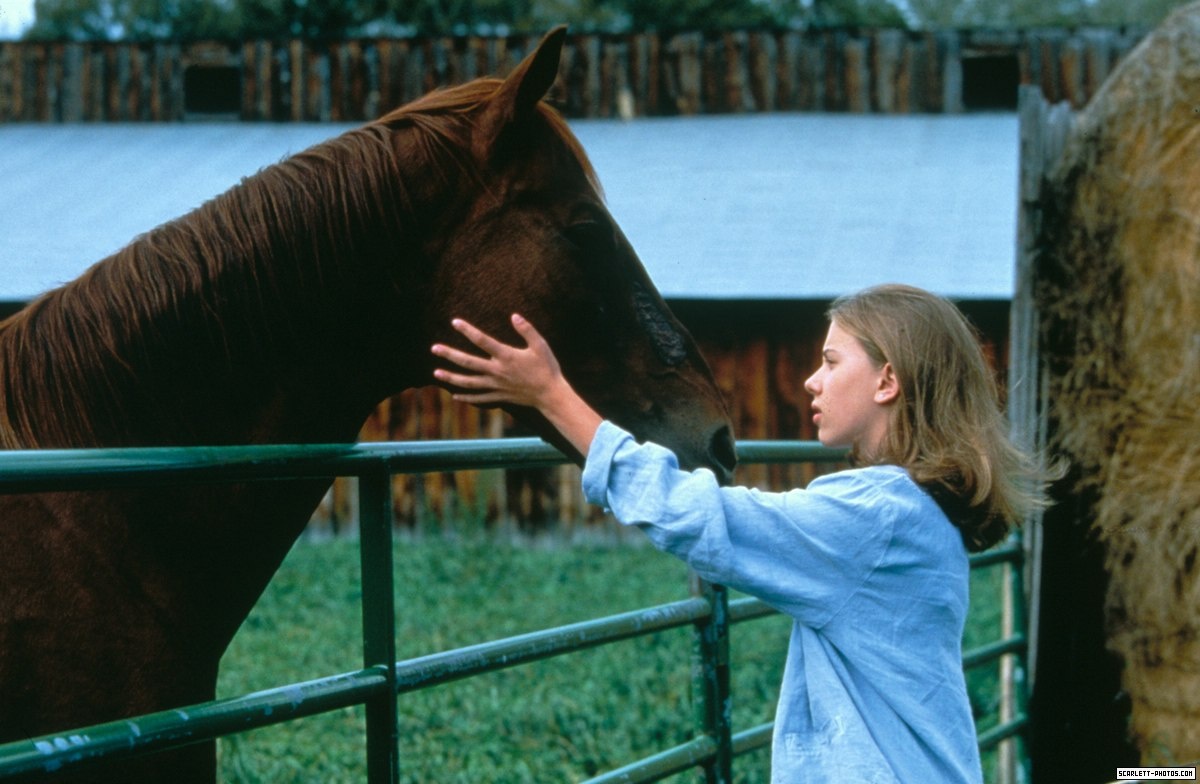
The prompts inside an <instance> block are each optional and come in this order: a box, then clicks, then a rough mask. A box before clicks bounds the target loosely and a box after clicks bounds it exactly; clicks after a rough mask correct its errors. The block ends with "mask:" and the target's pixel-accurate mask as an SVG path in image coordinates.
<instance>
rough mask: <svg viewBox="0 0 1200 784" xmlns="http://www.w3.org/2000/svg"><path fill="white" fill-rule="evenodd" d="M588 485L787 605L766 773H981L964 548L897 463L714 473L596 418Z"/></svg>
mask: <svg viewBox="0 0 1200 784" xmlns="http://www.w3.org/2000/svg"><path fill="white" fill-rule="evenodd" d="M583 489H584V493H585V494H586V496H587V498H588V500H589V501H590V502H591V503H594V504H599V505H602V506H604V507H607V508H608V509H610V510H611V511H612V513H613V515H614V516H615V517H616V518H617V519H618V520H619V521H621V522H622V523H624V524H626V525H634V526H637V527H639V528H641V529H642V530H643V531H644V532H645V533H646V535H647V536H649V537H650V539H651V541H653V543H654V544H655V546H657V547H658V548H659V549H661V550H664V551H666V552H669V553H673V554H674V555H677V556H679V557H680V558H682V559H683V560H684V561H686V562H687V563H688V565H690V566H691V567H692V568H693V569H694V570H696V572H698V573H699V574H700V575H701V576H702V577H703V578H704V579H706V580H709V581H710V582H714V583H719V584H721V585H726V586H729V587H731V588H736V589H737V590H739V591H743V592H745V593H748V594H750V595H752V596H756V597H758V598H759V599H762V600H763V601H764V602H766V603H767V604H769V605H771V606H772V607H774V608H776V609H778V610H780V611H781V612H784V613H786V614H788V615H790V616H791V617H792V619H793V624H792V636H791V643H790V645H789V647H788V658H787V664H786V667H785V669H784V674H783V683H782V685H781V686H780V693H779V704H778V707H777V709H776V715H775V734H774V741H773V747H772V756H771V781H772V782H775V783H776V784H784V783H785V782H786V784H801V783H806V784H807V783H810V782H813V783H817V782H819V783H820V784H833V783H835V782H836V784H859V783H860V782H870V783H872V784H874V783H875V782H888V783H889V784H890V783H892V782H898V783H899V784H940V783H942V782H944V783H945V784H964V782H968V783H969V782H980V781H982V773H981V770H980V764H979V749H978V746H977V741H976V737H975V724H974V721H973V719H972V716H971V706H970V702H969V700H968V698H967V690H966V684H965V682H964V679H963V672H962V632H963V624H964V622H965V620H966V615H967V604H968V597H967V594H968V579H969V574H970V567H969V564H968V561H967V552H966V548H965V547H964V546H963V542H962V537H961V536H960V534H959V532H958V529H956V528H955V527H954V526H953V525H952V524H951V523H950V521H949V520H948V519H947V518H946V516H945V514H943V513H942V510H941V508H940V507H939V506H938V505H937V504H936V503H935V502H934V500H933V499H932V498H931V497H930V496H929V495H928V494H926V493H925V492H924V491H923V490H922V489H921V488H920V487H919V486H918V485H917V484H916V483H915V482H913V480H912V479H911V478H910V477H909V476H908V474H907V473H906V472H905V471H904V470H903V469H901V468H899V467H896V466H876V467H870V468H862V469H855V470H851V471H842V472H840V473H836V474H831V475H828V476H823V477H820V478H818V479H815V480H814V481H813V482H812V483H811V484H810V485H809V486H808V488H807V489H804V490H792V491H790V492H786V493H765V492H760V491H758V490H753V489H749V488H744V487H724V488H723V487H719V486H718V484H717V482H716V479H715V478H714V476H713V474H712V473H711V472H710V471H707V470H704V469H701V470H697V471H693V472H691V473H687V472H684V471H681V470H679V467H678V462H677V460H676V458H675V455H674V454H673V453H671V452H670V451H669V450H667V449H664V448H662V447H660V446H657V445H655V444H646V445H639V444H637V443H636V442H635V441H634V440H633V438H632V437H631V436H630V435H629V434H628V433H626V432H624V431H623V430H621V429H620V428H618V427H616V426H615V425H613V424H611V423H608V422H605V423H604V424H603V425H601V427H600V429H599V431H598V432H597V433H596V437H595V439H594V440H593V442H592V445H591V449H590V451H589V453H588V456H587V463H586V465H585V466H584V471H583Z"/></svg>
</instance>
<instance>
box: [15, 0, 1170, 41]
mask: <svg viewBox="0 0 1200 784" xmlns="http://www.w3.org/2000/svg"><path fill="white" fill-rule="evenodd" d="M1187 1H1188V0H35V3H34V11H35V21H34V24H33V26H32V27H31V28H30V30H29V31H28V32H27V33H26V37H27V38H29V39H33V40H77V41H84V40H172V41H189V40H200V39H247V38H285V37H300V38H310V39H321V38H347V37H356V36H368V37H379V36H413V35H468V34H475V35H507V34H517V33H537V32H541V31H544V30H546V29H547V28H549V27H550V26H552V25H555V24H559V23H563V22H565V23H568V24H570V25H571V27H572V29H573V30H575V31H578V32H592V33H595V32H612V33H622V32H644V31H659V32H662V33H666V34H669V33H671V32H674V31H679V30H715V29H788V28H791V29H806V28H814V27H815V28H822V27H893V28H901V29H930V28H960V29H961V28H981V27H987V28H1020V27H1024V28H1029V27H1046V26H1067V27H1077V26H1081V25H1095V26H1106V27H1113V26H1138V27H1151V26H1154V25H1156V24H1157V23H1158V22H1159V21H1161V20H1162V18H1163V17H1164V16H1166V14H1167V13H1169V12H1170V11H1171V10H1172V9H1174V8H1175V7H1177V6H1180V5H1183V4H1184V3H1185V2H1187Z"/></svg>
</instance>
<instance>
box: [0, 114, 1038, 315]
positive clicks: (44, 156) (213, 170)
mask: <svg viewBox="0 0 1200 784" xmlns="http://www.w3.org/2000/svg"><path fill="white" fill-rule="evenodd" d="M571 125H572V128H573V129H574V130H575V132H576V134H577V135H578V136H579V138H580V140H581V141H582V142H583V145H584V147H585V148H586V149H587V151H588V154H589V155H590V156H591V158H592V162H593V164H594V165H595V167H596V170H597V172H598V173H599V176H600V179H601V182H602V184H603V186H604V189H605V193H606V196H607V199H608V204H609V208H610V210H611V211H612V213H613V215H614V216H615V217H616V219H617V221H618V222H619V223H620V224H621V227H622V229H623V230H624V231H625V234H626V236H628V237H629V239H630V241H631V242H632V243H633V246H634V247H635V248H636V249H637V251H638V253H639V255H640V256H641V258H642V261H643V262H644V263H645V265H646V268H647V269H648V270H649V272H650V275H651V277H652V278H653V279H654V281H655V283H656V284H657V285H658V287H659V289H660V290H661V291H662V293H663V294H664V295H665V296H667V297H669V298H698V299H828V298H830V297H833V296H836V295H838V294H841V293H845V292H847V291H852V290H855V289H858V288H862V287H863V286H867V285H871V284H873V283H879V282H885V281H899V282H907V283H912V284H914V285H918V286H922V287H924V288H928V289H931V290H933V291H937V292H939V293H941V294H945V295H947V296H951V297H955V298H960V299H1008V298H1010V297H1011V295H1012V290H1013V259H1014V252H1015V251H1014V249H1015V245H1016V203H1017V166H1018V164H1017V161H1018V128H1017V118H1016V116H1015V115H1012V114H982V115H917V116H914V115H903V116H895V115H887V116H884V115H845V114H839V115H830V114H766V115H738V116H704V117H688V118H662V119H639V120H634V121H632V122H620V121H616V120H588V121H579V120H577V121H573V122H572V123H571ZM345 129H346V126H338V125H311V124H286V125H273V124H234V125H219V124H202V125H8V126H0V300H20V299H27V298H29V297H31V296H34V295H36V294H38V293H40V292H41V291H44V290H46V289H48V288H51V287H53V286H56V285H58V284H60V283H63V282H65V281H67V280H70V279H71V278H73V277H75V276H76V275H78V274H79V273H80V272H82V271H83V270H84V269H86V268H87V267H88V266H89V265H90V264H92V263H93V262H95V261H97V260H99V259H101V258H103V257H104V256H107V255H108V254H110V253H112V252H113V251H115V250H117V249H118V248H120V247H121V246H122V245H124V244H126V243H127V242H129V240H131V239H132V238H133V237H135V236H136V235H138V234H140V233H142V232H144V231H146V230H148V229H150V228H153V227H154V226H156V225H158V224H159V223H162V222H164V221H166V220H169V219H171V218H173V217H175V216H177V215H180V214H182V213H184V212H186V211H188V210H190V209H192V208H193V207H195V206H197V205H199V204H200V203H201V202H203V201H204V200H206V199H208V198H210V197H211V196H214V195H216V194H217V193H220V192H221V191H223V190H225V189H226V188H228V187H230V186H232V185H233V184H235V183H236V182H237V181H238V180H239V179H241V178H242V177H244V176H247V175H250V174H253V173H254V172H255V171H257V170H258V169H260V168H262V167H263V166H266V165H269V164H271V163H274V162H276V161H278V160H280V159H281V158H283V157H284V156H286V155H288V154H291V153H294V152H298V151H299V150H302V149H304V148H305V147H308V146H310V145H312V144H315V143H316V142H318V141H321V140H322V139H324V138H327V137H328V136H331V135H334V134H337V133H340V132H341V131H343V130H345Z"/></svg>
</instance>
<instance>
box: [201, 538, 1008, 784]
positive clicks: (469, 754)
mask: <svg viewBox="0 0 1200 784" xmlns="http://www.w3.org/2000/svg"><path fill="white" fill-rule="evenodd" d="M395 562H396V588H397V591H396V633H397V648H398V655H399V657H400V658H401V659H405V658H411V657H414V656H419V655H422V654H427V653H433V652H437V651H442V650H447V649H451V648H456V647H460V646H464V645H469V644H472V643H477V642H483V641H486V640H492V639H497V638H501V637H507V636H511V635H514V634H520V633H523V632H529V631H534V630H536V629H542V628H547V627H551V626H558V625H562V624H567V623H573V622H576V621H581V620H587V619H590V618H596V617H601V616H605V615H610V614H613V613H618V612H624V611H627V610H633V609H637V608H640V607H645V606H649V605H653V604H658V603H662V602H668V601H673V600H676V599H681V598H685V597H686V596H687V573H686V569H685V567H684V566H683V565H682V564H681V563H679V562H678V561H676V560H675V559H673V558H671V557H669V556H664V555H662V554H660V553H658V552H656V551H654V550H652V549H651V548H649V547H646V546H635V545H630V544H605V545H589V546H578V545H577V546H565V545H563V546H553V547H551V546H536V545H521V546H517V545H512V544H502V543H498V542H496V541H485V540H478V541H474V542H468V543H462V542H458V543H451V542H446V541H443V540H441V539H439V538H436V537H424V538H417V539H412V540H405V541H402V542H397V544H396V550H395ZM997 576H998V571H997V570H994V569H993V570H989V571H987V572H983V573H980V574H977V575H976V577H975V582H974V584H973V586H972V589H973V605H974V606H975V607H976V608H977V609H976V610H975V611H973V615H972V618H971V623H970V628H969V629H968V641H967V642H968V644H969V645H975V644H978V643H981V642H986V641H988V640H991V639H994V638H996V637H997V636H998V611H997V610H996V609H995V608H997V607H998V604H999V600H998V593H997V589H998V585H999V583H998V581H997V579H996V577H997ZM360 597H361V582H360V577H359V568H358V545H357V543H356V542H350V541H332V542H324V543H313V542H307V541H301V542H300V543H298V544H297V545H296V547H295V548H294V549H293V551H292V553H291V554H290V555H289V557H288V559H287V560H286V561H285V562H284V564H283V567H282V568H281V569H280V570H279V573H278V574H277V575H276V576H275V579H274V580H273V581H272V583H271V585H270V586H269V587H268V589H267V591H266V593H265V594H264V595H263V598H262V600H261V601H260V602H259V603H258V606H257V607H256V608H255V610H254V612H253V613H252V614H251V615H250V617H249V619H248V620H247V621H246V623H245V624H244V626H243V627H242V630H241V631H240V632H239V634H238V636H237V638H236V639H235V640H234V642H233V644H232V646H231V647H230V649H229V651H228V653H227V654H226V656H225V658H224V660H223V662H222V669H221V678H220V685H219V696H223V697H224V696H233V695H236V694H241V693H245V692H250V691H255V690H259V689H265V688H270V687H273V686H279V685H283V684H286V683H290V682H293V681H303V680H310V679H312V678H316V677H320V676H323V675H330V674H334V673H339V672H346V671H350V670H357V669H359V668H361V667H362V659H361V656H362V654H361V649H362V647H361V646H362V643H361V617H360V606H359V600H360ZM788 629H789V625H788V622H787V620H786V619H785V618H782V617H778V616H776V617H771V618H765V619H760V620H755V621H750V622H747V623H743V624H738V625H736V626H734V627H733V631H732V646H731V647H732V656H733V682H732V688H733V694H734V727H735V731H736V730H738V729H745V728H748V727H750V726H753V725H756V724H760V723H762V722H765V721H770V720H771V717H772V714H773V708H774V700H775V698H776V696H777V693H778V683H779V679H780V676H781V673H782V665H783V660H784V654H785V650H786V647H787V639H788ZM690 651H691V637H690V631H688V630H686V629H678V630H672V631H668V632H663V633H659V634H656V635H654V636H651V637H648V638H641V639H638V640H634V641H630V642H625V643H621V644H618V645H615V646H606V647H603V648H598V649H593V650H590V651H586V652H582V653H578V654H572V655H568V656H565V657H559V658H556V659H551V660H548V661H543V662H539V663H535V664H531V665H524V666H521V667H517V668H514V669H510V670H506V671H503V672H498V673H492V674H488V675H483V676H479V677H477V678H473V679H470V680H466V681H458V682H455V683H450V684H445V685H441V686H437V687H434V688H432V689H428V690H425V691H421V692H416V693H412V694H406V695H402V696H401V698H400V704H399V721H400V753H401V780H402V781H405V782H413V783H414V784H417V783H420V784H429V783H431V782H463V783H464V784H465V783H467V782H470V784H480V783H481V782H489V783H491V782H496V783H499V782H558V781H564V782H565V781H578V780H580V779H584V778H588V777H590V776H593V775H596V774H598V773H602V772H604V771H606V770H610V769H612V768H616V767H620V766H621V765H624V764H627V763H629V762H631V761H634V760H636V759H639V758H641V757H644V756H646V755H648V754H651V753H654V752H656V751H661V750H662V749H665V748H667V747H670V746H673V745H676V744H679V743H682V742H684V741H685V740H687V739H689V737H690V736H691V733H692V732H693V724H692V709H691V703H690V689H691V683H690V669H689V667H690V659H689V657H690ZM969 683H970V686H971V692H972V701H973V703H974V706H975V709H976V713H977V716H979V717H980V726H989V725H990V724H991V723H994V717H993V716H992V715H991V714H992V713H993V712H994V711H995V701H996V696H995V690H996V677H995V675H994V668H988V671H985V672H977V673H972V674H971V676H970V678H969ZM363 726H364V722H363V718H362V710H361V709H345V710H342V711H337V712H334V713H329V714H324V715H321V716H316V717H312V718H308V719H304V720H302V721H299V722H293V723H290V724H285V725H280V726H276V727H270V728H266V729H262V730H256V731H252V732H247V733H243V734H241V735H237V736H233V737H230V738H225V739H223V740H221V741H220V743H219V754H220V767H221V774H222V780H223V781H225V782H228V784H257V783H259V782H262V783H263V784H266V783H267V782H270V784H280V783H284V782H321V784H334V783H335V782H355V783H356V784H357V783H358V782H363V781H364V780H365V763H364V748H365V745H364V741H363ZM768 762H769V753H768V751H767V750H765V749H764V750H761V751H757V752H754V753H752V754H750V755H747V756H743V757H739V758H738V759H737V760H735V762H734V771H735V780H736V781H739V782H746V783H747V784H749V783H750V782H766V781H768V780H769V777H768ZM989 765H990V760H986V759H985V768H986V767H987V766H989ZM672 780H673V781H678V782H684V781H687V782H691V781H694V780H695V776H694V775H692V774H685V775H681V776H677V777H675V778H674V779H672Z"/></svg>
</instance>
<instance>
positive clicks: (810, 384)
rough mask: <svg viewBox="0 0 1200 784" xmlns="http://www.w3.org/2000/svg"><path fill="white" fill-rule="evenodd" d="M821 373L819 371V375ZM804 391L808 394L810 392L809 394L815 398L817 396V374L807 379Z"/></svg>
mask: <svg viewBox="0 0 1200 784" xmlns="http://www.w3.org/2000/svg"><path fill="white" fill-rule="evenodd" d="M819 372H820V371H818V373H819ZM804 389H805V391H806V392H808V394H810V395H812V396H813V397H816V396H817V373H813V374H812V375H811V376H809V377H808V378H807V379H805V380H804Z"/></svg>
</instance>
